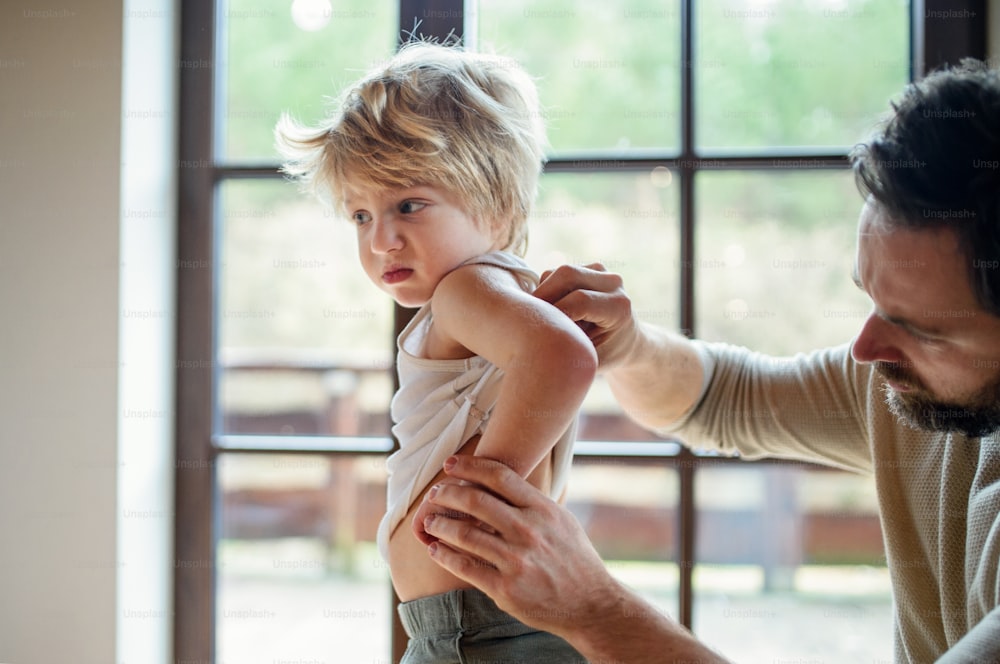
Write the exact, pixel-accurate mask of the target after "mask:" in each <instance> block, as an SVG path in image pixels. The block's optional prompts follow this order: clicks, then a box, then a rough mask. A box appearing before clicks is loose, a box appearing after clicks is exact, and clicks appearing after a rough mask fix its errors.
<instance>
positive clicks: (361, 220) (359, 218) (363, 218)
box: [351, 210, 372, 226]
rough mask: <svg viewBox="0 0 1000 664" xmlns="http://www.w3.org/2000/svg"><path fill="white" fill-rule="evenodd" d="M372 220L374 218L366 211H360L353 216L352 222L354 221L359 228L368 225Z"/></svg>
mask: <svg viewBox="0 0 1000 664" xmlns="http://www.w3.org/2000/svg"><path fill="white" fill-rule="evenodd" d="M371 220H372V216H371V215H370V214H368V213H367V212H365V211H364V210H359V211H357V212H355V213H354V214H352V215H351V221H353V222H354V223H355V224H357V225H358V226H361V225H363V224H367V223H368V222H369V221H371Z"/></svg>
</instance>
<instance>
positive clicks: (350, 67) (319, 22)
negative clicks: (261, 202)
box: [218, 0, 398, 162]
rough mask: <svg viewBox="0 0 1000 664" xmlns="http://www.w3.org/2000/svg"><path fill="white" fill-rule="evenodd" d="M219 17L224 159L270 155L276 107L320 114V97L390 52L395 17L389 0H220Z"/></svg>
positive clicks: (309, 117)
mask: <svg viewBox="0 0 1000 664" xmlns="http://www.w3.org/2000/svg"><path fill="white" fill-rule="evenodd" d="M219 16H220V18H221V19H222V20H223V23H224V25H225V29H224V31H223V32H222V33H221V34H222V35H223V38H222V40H221V48H220V50H219V53H220V57H221V58H224V60H225V61H224V63H223V65H222V67H220V71H221V72H222V73H223V81H221V84H222V87H221V91H222V99H221V100H220V101H221V103H220V110H219V114H218V118H219V120H220V122H221V123H222V124H221V127H220V128H219V136H220V139H221V145H220V151H221V157H222V159H223V161H240V160H250V161H255V160H256V161H259V160H264V161H268V162H273V161H275V160H276V159H277V155H276V154H275V151H274V147H273V146H274V125H275V123H276V122H277V120H278V117H279V116H280V114H281V113H282V112H283V111H288V112H290V113H292V114H293V115H294V116H295V117H296V118H298V119H299V120H302V121H303V122H308V123H310V124H313V123H315V122H317V121H319V120H320V119H321V118H322V117H323V116H324V115H325V114H326V113H325V112H326V106H325V105H326V101H325V98H330V97H336V96H337V95H338V94H339V93H340V90H341V88H342V87H343V86H346V85H348V84H350V83H351V82H353V80H354V79H355V78H357V77H358V76H360V74H361V73H362V72H364V71H366V70H367V69H368V68H369V67H370V66H372V65H373V64H374V63H375V62H377V61H379V60H382V59H384V58H387V57H388V56H389V55H391V54H392V52H393V50H394V49H395V38H396V34H397V32H396V23H397V21H398V18H397V16H398V11H397V3H395V2H392V1H389V0H380V1H378V2H372V0H294V2H281V3H276V2H273V1H272V0H224V1H223V2H222V3H221V4H220V9H219Z"/></svg>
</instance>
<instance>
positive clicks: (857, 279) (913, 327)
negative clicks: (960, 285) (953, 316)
mask: <svg viewBox="0 0 1000 664" xmlns="http://www.w3.org/2000/svg"><path fill="white" fill-rule="evenodd" d="M851 281H853V282H854V285H855V286H857V287H858V289H860V290H862V291H865V286H864V284H863V283H861V275H860V274H859V273H858V265H857V263H855V264H854V267H852V268H851ZM865 292H867V291H865ZM873 305H874V303H873ZM874 310H875V315H876V316H878V317H879V318H881V319H882V320H884V321H885V322H887V323H891V324H892V325H895V326H896V327H899V328H902V329H904V330H906V331H908V332H911V333H914V334H917V335H919V336H924V337H940V336H943V335H944V333H943V332H942V331H941V330H940V329H939V328H936V327H933V326H931V327H925V326H923V325H918V324H917V323H914V322H913V321H911V320H907V319H906V318H902V317H901V316H890V315H889V314H887V313H885V312H884V311H882V310H881V309H879V308H878V306H877V305H875V306H874Z"/></svg>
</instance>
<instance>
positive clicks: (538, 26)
mask: <svg viewBox="0 0 1000 664" xmlns="http://www.w3.org/2000/svg"><path fill="white" fill-rule="evenodd" d="M477 16H478V25H479V35H478V48H480V49H490V48H492V49H494V50H495V51H496V52H498V53H501V54H503V55H509V56H510V57H512V58H514V59H515V60H516V61H517V62H519V63H520V64H521V65H522V66H523V67H524V68H525V69H526V70H527V71H528V73H529V74H531V75H532V76H536V77H538V86H539V95H540V97H541V101H542V108H543V109H544V111H543V114H544V116H545V120H546V125H547V127H548V131H549V140H550V142H551V144H552V149H553V150H554V152H555V153H556V154H559V153H562V152H571V151H576V150H592V149H613V150H615V151H621V152H622V153H627V152H629V151H635V150H641V149H643V148H661V149H676V147H677V145H678V144H679V139H678V135H679V120H678V117H679V116H678V109H679V108H680V106H679V91H680V83H679V81H680V77H679V71H680V69H679V66H678V63H679V59H680V46H679V44H680V32H679V25H680V21H679V16H680V9H679V3H677V2H668V3H664V2H662V0H641V1H632V2H628V3H617V2H611V3H604V4H602V3H597V2H588V3H580V2H574V1H573V0H553V1H551V2H545V3H538V2H536V1H533V0H480V1H479V4H478V8H477Z"/></svg>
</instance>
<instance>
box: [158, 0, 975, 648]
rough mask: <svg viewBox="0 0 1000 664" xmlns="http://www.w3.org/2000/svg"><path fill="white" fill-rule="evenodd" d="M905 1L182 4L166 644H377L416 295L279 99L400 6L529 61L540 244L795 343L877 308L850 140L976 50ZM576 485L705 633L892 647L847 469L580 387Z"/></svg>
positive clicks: (871, 519)
mask: <svg viewBox="0 0 1000 664" xmlns="http://www.w3.org/2000/svg"><path fill="white" fill-rule="evenodd" d="M924 4H925V3H914V5H913V6H910V4H909V3H906V2H902V1H901V0H883V1H879V2H876V1H874V0H869V1H867V2H866V1H865V0H810V1H808V2H793V1H791V0H772V1H769V2H737V1H736V0H704V1H702V2H697V3H695V2H693V1H691V0H677V1H675V2H654V1H653V0H633V1H631V2H629V3H625V4H624V5H615V4H613V5H608V6H603V5H598V4H597V3H582V4H581V3H579V2H569V1H568V0H554V1H553V2H547V3H544V4H543V5H542V4H539V3H532V2H528V1H527V0H479V2H478V3H471V2H470V3H469V6H468V7H467V8H463V5H462V2H461V1H459V0H452V1H451V2H433V3H432V2H420V1H417V0H401V1H400V2H399V3H398V5H397V4H396V3H393V2H388V1H387V2H383V3H366V2H362V1H361V0H356V1H353V2H351V1H347V0H294V2H289V3H284V4H281V5H276V4H275V3H270V2H264V1H263V0H228V1H225V0H219V2H217V3H215V4H213V3H199V2H193V1H192V2H184V3H183V18H182V42H181V43H182V57H181V62H180V68H181V100H182V109H183V114H182V117H183V122H182V141H181V157H180V162H179V164H178V166H179V172H180V187H181V199H180V206H179V209H180V235H179V239H180V241H179V259H178V265H177V267H178V279H179V283H178V290H179V296H178V297H179V311H180V312H181V324H180V327H179V330H178V349H179V350H178V358H179V360H178V420H177V425H178V426H177V432H178V433H177V436H178V459H177V495H178V498H177V520H178V527H177V545H176V546H177V559H176V563H175V570H174V571H175V575H176V604H177V623H176V634H175V652H174V657H175V659H177V660H179V661H241V662H254V661H260V662H275V661H281V660H286V661H320V662H322V661H328V662H330V661H385V660H386V657H387V656H388V654H389V652H390V623H391V621H392V619H393V615H394V611H393V610H392V606H391V601H390V598H391V590H390V586H389V584H388V580H387V573H386V570H385V567H384V565H383V564H382V563H381V560H380V559H379V557H378V555H377V553H376V552H375V551H374V546H373V540H374V530H373V524H375V523H377V520H378V518H379V516H380V513H381V510H382V508H383V507H384V497H383V496H382V493H381V492H382V490H383V484H384V471H383V470H382V463H383V461H384V457H385V455H386V453H387V452H388V451H390V449H391V446H392V441H391V439H390V437H389V422H388V417H387V413H386V410H387V405H388V401H389V398H390V396H391V393H392V389H393V377H392V371H391V367H392V366H393V358H392V351H393V348H394V343H393V339H394V335H395V332H396V330H398V329H400V326H401V323H402V322H403V321H404V320H405V316H406V314H407V312H405V311H403V310H399V309H393V308H392V306H391V303H390V302H388V300H387V299H386V298H385V297H384V296H383V295H381V294H380V293H378V292H377V291H376V290H375V289H374V287H372V286H370V285H368V284H367V282H366V281H365V279H364V277H363V275H362V273H361V271H360V270H358V269H357V267H356V265H355V262H356V259H355V258H354V255H353V251H354V250H353V239H352V236H351V233H352V231H351V229H350V228H349V226H348V225H346V224H340V223H337V221H336V220H333V219H330V218H328V217H327V215H326V214H324V212H323V210H322V209H321V208H320V207H319V206H318V205H317V204H315V203H313V202H311V201H309V200H306V199H304V198H303V197H302V196H301V195H299V194H298V192H297V191H295V188H294V187H293V186H290V185H289V184H287V183H285V182H284V181H283V180H282V179H281V177H280V175H279V174H278V173H277V170H276V167H277V162H276V157H275V155H274V153H273V150H272V148H271V144H272V138H271V136H272V133H271V132H272V129H273V126H274V122H275V120H276V119H277V116H278V114H279V113H280V112H281V111H283V110H289V111H291V112H293V113H294V114H295V115H297V116H298V117H300V118H301V119H303V120H307V121H314V120H318V119H319V117H320V116H321V115H322V114H323V111H324V109H323V106H322V103H321V102H320V100H321V98H322V97H323V96H324V95H333V94H335V93H336V92H337V91H339V89H340V87H341V86H342V85H344V84H346V83H347V82H349V81H351V80H352V79H353V78H355V77H356V76H357V74H358V73H359V72H360V71H362V70H365V69H367V67H368V66H369V64H371V63H372V62H375V61H377V60H378V59H380V58H385V57H387V56H388V55H389V54H390V53H391V52H392V51H393V49H394V48H395V45H396V39H397V36H398V35H399V34H400V32H401V31H402V32H407V31H411V30H413V28H414V26H415V25H417V24H418V23H419V25H418V28H417V30H418V31H419V32H422V33H424V34H430V35H438V36H442V37H443V36H445V35H447V34H448V33H449V32H453V33H454V34H465V35H466V38H467V39H468V40H469V41H475V42H476V43H477V44H478V47H481V48H485V47H491V46H492V47H494V48H495V50H498V51H499V52H501V53H503V54H506V55H509V56H511V57H513V58H515V59H517V60H518V61H519V62H521V63H522V64H523V65H524V66H525V68H526V69H527V70H528V71H529V72H531V73H532V74H533V75H535V76H537V77H538V78H539V88H540V94H541V96H542V101H543V104H544V107H545V111H544V113H545V115H546V117H545V120H546V123H547V125H548V127H549V134H550V141H551V144H552V150H551V159H550V161H549V163H548V165H547V167H546V174H545V175H544V176H543V181H542V187H541V189H542V191H541V194H540V197H539V200H538V203H537V206H536V210H535V214H534V216H533V218H532V221H531V226H532V228H531V243H530V249H529V254H528V261H529V262H530V263H531V264H532V265H533V266H535V267H536V268H538V269H545V268H547V267H551V266H554V265H557V264H559V263H562V262H591V261H601V262H603V263H604V264H605V265H606V266H607V267H608V268H609V269H611V270H613V271H616V272H619V273H621V274H622V275H623V276H624V278H625V281H626V284H627V286H628V288H629V292H630V294H631V296H632V297H633V300H634V306H635V309H636V311H637V312H639V315H640V316H641V317H642V318H643V319H646V320H649V321H651V322H653V323H656V324H659V325H663V326H666V327H671V328H675V329H681V330H684V331H686V332H688V333H691V334H694V335H696V336H698V337H700V338H705V339H718V340H726V341H731V342H734V343H742V344H746V345H748V346H751V347H753V348H755V349H759V350H762V351H767V352H771V353H777V354H785V353H791V352H795V351H799V350H807V349H809V348H812V347H816V346H819V345H826V344H834V343H839V342H843V341H846V340H848V339H849V338H850V336H851V335H852V334H853V333H854V331H855V330H856V328H857V324H858V322H859V321H860V319H861V318H862V317H863V315H864V313H865V312H866V311H867V304H866V303H865V302H864V301H863V299H862V298H861V296H860V294H858V293H857V292H856V289H855V288H854V286H853V284H852V283H851V282H850V278H849V265H850V261H851V255H852V251H853V228H854V224H855V218H856V214H857V210H858V208H859V207H860V205H859V203H860V200H859V198H858V196H857V194H856V192H855V191H854V188H853V182H852V180H851V177H850V174H849V173H848V171H847V170H846V166H847V161H846V157H845V155H846V153H847V150H848V149H849V148H850V146H851V145H852V144H853V143H854V142H856V141H857V140H858V139H859V138H861V137H862V136H863V135H864V134H865V132H866V131H867V130H868V128H869V127H870V126H871V125H872V123H873V122H874V121H875V119H876V118H877V116H878V115H879V114H880V113H881V112H883V111H884V110H885V109H887V103H886V102H887V100H888V99H889V98H891V97H892V96H893V95H895V94H896V93H897V92H898V91H899V90H900V89H901V87H902V85H903V84H904V83H905V82H906V81H907V80H908V79H909V78H910V76H911V75H912V72H913V71H917V72H919V71H920V70H921V69H920V67H921V66H922V65H921V63H922V62H923V61H924V60H925V58H926V59H927V61H928V62H929V63H933V62H937V61H943V60H948V59H954V56H955V55H956V54H961V53H969V54H972V55H977V54H978V55H980V56H982V55H983V53H982V42H981V41H979V42H977V41H976V39H978V37H976V35H977V34H978V33H975V32H974V31H971V30H969V31H967V33H962V34H963V35H964V36H963V37H961V38H953V37H949V38H948V41H947V42H945V41H944V40H943V39H939V38H938V35H940V34H942V31H943V30H945V29H946V28H947V29H948V30H951V31H952V34H954V30H955V29H956V24H955V23H944V22H943V21H942V20H938V19H937V18H936V17H937V16H938V15H937V14H935V13H934V12H933V10H932V8H930V7H929V5H931V4H933V3H930V2H928V3H926V4H927V5H928V7H927V8H925V7H924ZM962 25H965V24H962ZM958 27H959V28H961V26H958ZM554 35H558V47H557V45H556V43H555V41H556V39H555V37H554ZM945 44H947V48H948V49H949V50H944V48H945V47H944V45H945ZM977 44H978V45H977ZM911 53H916V54H917V57H914V56H912V55H911ZM925 53H926V54H927V55H926V56H925ZM845 91H849V94H845ZM817 293H819V294H820V295H819V296H817V295H816V294H817ZM570 486H571V494H570V497H569V504H570V507H571V508H572V509H573V510H574V511H575V512H576V513H577V514H578V516H579V517H580V518H581V520H582V521H583V522H584V523H585V524H586V526H587V528H588V533H589V534H590V536H591V537H592V539H593V540H594V541H595V543H596V544H597V546H598V548H599V550H600V551H601V552H602V555H603V556H604V557H605V559H606V560H608V563H609V566H610V568H611V569H612V571H613V572H614V573H615V574H618V575H620V576H621V577H622V578H623V579H625V580H626V581H627V582H629V583H630V584H632V585H633V586H635V587H636V588H637V589H639V590H640V591H641V592H642V593H644V594H645V596H646V597H648V598H649V599H650V600H651V601H653V602H654V603H655V604H657V605H658V606H661V607H662V608H663V610H665V611H666V612H668V613H670V614H671V615H673V616H675V617H677V618H678V619H679V620H681V621H682V622H683V623H685V624H686V625H689V626H691V627H692V628H693V629H694V630H695V632H696V633H697V634H699V635H700V636H702V637H703V638H704V639H705V640H706V641H707V642H708V643H709V644H711V645H713V646H714V647H716V648H718V649H720V650H721V651H722V652H724V653H727V654H730V655H733V656H739V658H740V659H741V660H748V659H752V658H753V657H754V656H759V657H758V658H764V659H768V660H770V659H774V658H775V657H776V656H778V657H780V658H794V657H806V656H809V655H810V654H813V653H818V652H822V653H825V654H827V655H829V654H831V653H836V654H838V655H840V657H838V659H856V658H857V657H858V656H862V657H864V658H872V659H876V658H886V659H887V658H888V657H889V649H890V645H889V638H890V637H889V634H890V620H891V619H890V610H889V605H888V591H887V588H888V585H887V583H888V582H887V579H886V574H885V568H884V560H883V559H882V558H881V555H882V554H881V540H880V535H879V532H878V524H877V516H876V515H875V513H874V504H873V498H872V495H871V487H870V486H869V485H868V484H867V483H866V481H865V480H864V479H859V478H856V477H853V476H849V475H845V474H842V473H836V472H832V471H827V470H822V469H817V468H812V467H807V466H803V465H795V464H779V463H757V464H753V465H750V464H742V463H738V462H734V461H731V460H725V459H719V458H717V457H712V456H705V455H700V454H698V453H695V452H690V451H687V450H685V449H683V448H681V446H680V445H678V444H677V443H676V442H675V441H663V440H658V439H656V438H655V437H654V436H652V435H651V434H649V433H648V432H645V431H643V430H641V429H640V428H639V427H637V426H635V425H634V424H631V423H630V422H629V421H628V419H627V418H626V417H624V415H623V414H622V412H621V410H620V408H619V407H618V406H617V405H616V404H615V403H614V400H613V399H612V398H611V396H610V393H609V391H608V390H607V388H606V387H605V386H604V385H602V384H600V383H598V384H597V385H596V386H595V389H594V390H593V391H592V394H591V395H590V397H588V400H587V403H586V405H585V408H584V412H583V414H582V435H581V443H580V444H579V446H578V461H577V463H576V464H575V468H574V477H573V478H572V479H571V482H570ZM845 534H847V535H846V536H845ZM817 617H818V618H821V619H823V620H824V622H825V623H830V622H833V623H836V624H839V625H843V626H844V627H845V629H844V630H842V631H841V632H839V633H840V634H842V633H844V632H845V631H846V632H849V633H851V634H853V635H856V638H855V637H852V638H853V639H854V640H852V639H851V638H848V639H841V638H839V636H838V637H832V636H825V635H824V634H813V631H814V630H804V629H798V628H797V626H799V625H802V624H804V621H813V620H814V619H816V618H817ZM779 622H780V624H781V625H782V626H784V627H786V628H787V633H786V634H776V633H775V631H774V630H773V629H765V626H767V628H771V627H774V626H776V625H777V624H778V623H779ZM810 624H812V622H810ZM865 630H868V631H865ZM830 633H831V632H829V631H827V632H825V634H830ZM873 644H874V645H873ZM397 645H398V642H397ZM349 649H350V650H349Z"/></svg>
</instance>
